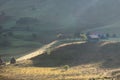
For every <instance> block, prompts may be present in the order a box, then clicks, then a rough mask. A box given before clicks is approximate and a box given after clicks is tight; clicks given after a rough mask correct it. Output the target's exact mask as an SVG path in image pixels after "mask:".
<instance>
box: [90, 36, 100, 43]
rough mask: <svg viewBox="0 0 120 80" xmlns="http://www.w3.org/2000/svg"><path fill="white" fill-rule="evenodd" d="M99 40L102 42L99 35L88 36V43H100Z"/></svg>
mask: <svg viewBox="0 0 120 80" xmlns="http://www.w3.org/2000/svg"><path fill="white" fill-rule="evenodd" d="M99 40H100V37H99V35H97V34H90V35H88V42H98V41H99Z"/></svg>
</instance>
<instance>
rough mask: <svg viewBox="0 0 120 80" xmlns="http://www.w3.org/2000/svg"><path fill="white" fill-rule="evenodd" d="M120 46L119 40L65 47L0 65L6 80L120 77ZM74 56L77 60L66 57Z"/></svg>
mask: <svg viewBox="0 0 120 80" xmlns="http://www.w3.org/2000/svg"><path fill="white" fill-rule="evenodd" d="M119 46H120V43H115V42H102V43H97V44H94V43H83V44H80V45H69V46H64V47H61V48H59V49H56V50H54V51H53V52H52V53H51V54H50V55H40V56H38V57H35V58H33V59H31V60H27V61H23V62H21V63H22V64H21V63H17V64H16V65H14V66H13V65H8V66H7V67H1V70H0V71H1V73H0V78H1V79H3V80H4V79H5V80H88V79H89V78H103V77H106V76H111V75H110V74H111V73H112V75H113V76H114V75H118V76H119V70H116V69H117V68H119V67H120V65H119V52H120V50H119ZM85 50H87V51H85ZM98 50H100V52H99V53H98ZM71 51H72V52H71ZM79 52H80V53H79ZM113 53H114V54H113ZM62 55H64V56H65V57H64V56H62ZM78 55H79V56H78ZM71 57H72V58H73V57H74V59H77V61H76V60H75V61H74V59H72V61H71V59H68V60H66V58H71ZM48 60H49V61H48ZM51 61H52V62H51ZM59 61H61V63H59ZM67 61H69V62H67ZM36 62H37V63H36ZM46 64H47V65H46ZM45 65H46V67H45ZM51 65H52V67H50V66H51ZM64 65H69V66H70V68H68V70H65V68H64ZM35 66H41V67H35ZM115 70H116V71H115ZM109 72H110V73H109ZM8 78H9V79H8ZM108 80H109V79H108Z"/></svg>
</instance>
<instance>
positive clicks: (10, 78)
mask: <svg viewBox="0 0 120 80" xmlns="http://www.w3.org/2000/svg"><path fill="white" fill-rule="evenodd" d="M1 68H2V69H1V70H0V72H1V73H0V80H88V79H89V78H98V77H99V78H100V77H103V76H104V75H105V74H104V73H105V71H107V70H105V69H100V68H99V67H98V64H97V65H96V64H87V65H81V66H76V67H71V68H69V69H68V70H67V71H66V70H65V69H64V68H63V67H19V66H12V65H10V66H6V67H1Z"/></svg>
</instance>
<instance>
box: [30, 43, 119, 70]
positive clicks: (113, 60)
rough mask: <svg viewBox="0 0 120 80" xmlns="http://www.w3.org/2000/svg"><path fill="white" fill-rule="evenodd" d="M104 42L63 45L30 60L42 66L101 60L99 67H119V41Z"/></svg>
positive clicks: (80, 63)
mask: <svg viewBox="0 0 120 80" xmlns="http://www.w3.org/2000/svg"><path fill="white" fill-rule="evenodd" d="M105 43H106V42H100V43H82V44H78V45H69V46H64V47H61V48H58V49H55V50H53V51H52V52H51V53H50V54H47V53H45V54H42V55H40V56H37V57H35V58H33V59H31V60H32V61H33V64H34V65H35V66H44V67H45V66H46V67H48V66H49V67H50V66H61V65H70V66H76V65H82V64H87V63H97V62H102V66H101V67H106V68H113V67H120V66H119V65H120V62H119V60H120V59H119V56H120V49H119V47H120V43H111V42H109V43H108V44H105ZM102 44H104V45H102Z"/></svg>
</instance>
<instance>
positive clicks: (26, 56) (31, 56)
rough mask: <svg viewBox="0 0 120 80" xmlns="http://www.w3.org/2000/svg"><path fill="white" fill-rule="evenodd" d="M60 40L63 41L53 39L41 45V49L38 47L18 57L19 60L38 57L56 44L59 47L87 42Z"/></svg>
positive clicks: (55, 46)
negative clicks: (62, 41) (64, 41)
mask: <svg viewBox="0 0 120 80" xmlns="http://www.w3.org/2000/svg"><path fill="white" fill-rule="evenodd" d="M68 41H69V40H68ZM60 42H61V41H53V42H51V43H49V44H47V45H45V46H43V47H41V48H40V49H38V50H36V51H34V52H32V53H29V54H27V55H25V56H22V57H20V58H18V59H17V61H22V60H28V59H31V58H33V57H36V56H38V55H41V54H43V53H45V52H46V51H47V49H49V48H51V47H52V46H53V45H54V47H53V48H59V47H63V46H67V45H71V44H80V43H85V41H77V40H73V42H68V43H60ZM58 43H59V44H58Z"/></svg>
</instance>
